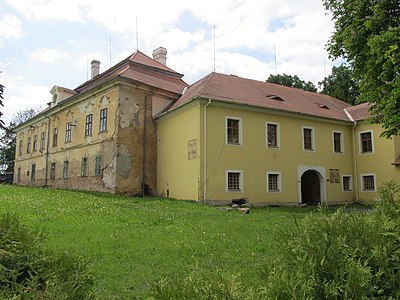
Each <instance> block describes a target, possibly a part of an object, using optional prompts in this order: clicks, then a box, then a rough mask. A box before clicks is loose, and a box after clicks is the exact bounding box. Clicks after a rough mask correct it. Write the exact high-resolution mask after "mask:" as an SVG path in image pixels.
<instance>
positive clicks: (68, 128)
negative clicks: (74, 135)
mask: <svg viewBox="0 0 400 300" xmlns="http://www.w3.org/2000/svg"><path fill="white" fill-rule="evenodd" d="M71 127H72V123H71V122H68V123H67V125H66V128H65V142H66V143H67V142H70V141H71Z"/></svg>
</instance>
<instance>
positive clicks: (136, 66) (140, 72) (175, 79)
mask: <svg viewBox="0 0 400 300" xmlns="http://www.w3.org/2000/svg"><path fill="white" fill-rule="evenodd" d="M116 77H122V78H127V79H132V80H135V81H138V82H141V83H144V84H147V85H150V86H153V87H157V88H159V89H163V90H166V91H170V92H174V93H177V94H181V93H182V90H183V89H184V88H185V87H187V86H188V84H187V83H186V82H184V81H183V80H182V77H183V75H182V74H180V73H178V72H175V71H174V70H172V69H170V68H168V67H167V66H164V65H163V64H161V63H159V62H157V61H155V60H154V59H152V58H150V57H148V56H147V55H145V54H143V53H142V52H140V51H136V52H135V53H133V54H132V55H131V56H129V57H127V58H126V59H124V60H123V61H121V62H120V63H118V64H117V65H115V66H113V67H112V68H110V69H108V70H106V71H105V72H103V73H101V74H99V75H97V76H96V77H94V78H93V79H91V80H89V81H86V82H85V83H83V84H82V85H80V86H78V87H77V88H76V89H75V91H77V92H78V93H82V92H85V91H87V90H90V89H92V88H94V87H96V86H99V85H101V84H103V83H105V82H107V81H109V80H111V79H114V78H116Z"/></svg>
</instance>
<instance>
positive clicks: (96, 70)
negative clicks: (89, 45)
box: [91, 60, 100, 79]
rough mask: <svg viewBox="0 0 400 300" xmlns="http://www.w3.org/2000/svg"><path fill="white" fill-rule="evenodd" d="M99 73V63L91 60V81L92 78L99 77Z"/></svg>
mask: <svg viewBox="0 0 400 300" xmlns="http://www.w3.org/2000/svg"><path fill="white" fill-rule="evenodd" d="M99 72H100V62H99V61H98V60H93V61H92V77H91V79H93V78H94V77H96V76H97V75H99Z"/></svg>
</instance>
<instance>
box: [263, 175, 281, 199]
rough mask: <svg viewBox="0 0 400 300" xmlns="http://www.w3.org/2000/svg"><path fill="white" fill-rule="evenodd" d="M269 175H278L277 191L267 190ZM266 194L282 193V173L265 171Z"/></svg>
mask: <svg viewBox="0 0 400 300" xmlns="http://www.w3.org/2000/svg"><path fill="white" fill-rule="evenodd" d="M269 175H278V190H277V191H276V190H269ZM267 193H275V194H276V193H282V173H281V172H274V171H267Z"/></svg>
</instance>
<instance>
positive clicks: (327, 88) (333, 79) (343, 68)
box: [318, 64, 359, 105]
mask: <svg viewBox="0 0 400 300" xmlns="http://www.w3.org/2000/svg"><path fill="white" fill-rule="evenodd" d="M318 86H319V87H320V88H321V91H320V93H321V94H325V95H329V96H332V97H334V98H337V99H340V100H342V101H344V102H347V103H350V104H352V105H353V104H356V100H357V97H358V95H359V90H358V86H357V80H356V79H354V74H353V70H352V69H351V67H350V66H348V65H345V64H342V65H340V66H339V67H333V68H332V74H331V75H329V76H328V77H325V78H324V80H322V81H320V82H318Z"/></svg>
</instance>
